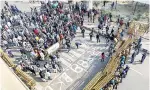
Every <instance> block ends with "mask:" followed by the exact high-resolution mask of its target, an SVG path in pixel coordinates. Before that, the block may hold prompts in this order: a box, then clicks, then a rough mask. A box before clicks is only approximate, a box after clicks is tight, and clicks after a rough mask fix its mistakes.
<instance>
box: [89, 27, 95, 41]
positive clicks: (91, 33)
mask: <svg viewBox="0 0 150 90" xmlns="http://www.w3.org/2000/svg"><path fill="white" fill-rule="evenodd" d="M93 32H94V28H92V31H91V32H90V34H89V35H90V40H91V41H92V37H93Z"/></svg>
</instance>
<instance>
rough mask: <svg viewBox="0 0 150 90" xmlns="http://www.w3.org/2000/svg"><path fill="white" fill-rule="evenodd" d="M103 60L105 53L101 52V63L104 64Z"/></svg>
mask: <svg viewBox="0 0 150 90" xmlns="http://www.w3.org/2000/svg"><path fill="white" fill-rule="evenodd" d="M104 59H105V53H104V52H103V53H102V54H101V62H104Z"/></svg>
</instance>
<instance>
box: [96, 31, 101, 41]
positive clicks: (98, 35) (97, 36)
mask: <svg viewBox="0 0 150 90" xmlns="http://www.w3.org/2000/svg"><path fill="white" fill-rule="evenodd" d="M96 40H97V43H98V42H100V34H99V32H98V33H97V34H96Z"/></svg>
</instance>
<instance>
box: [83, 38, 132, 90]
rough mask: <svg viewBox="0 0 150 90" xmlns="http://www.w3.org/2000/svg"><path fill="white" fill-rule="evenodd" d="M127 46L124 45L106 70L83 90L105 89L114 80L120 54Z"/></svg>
mask: <svg viewBox="0 0 150 90" xmlns="http://www.w3.org/2000/svg"><path fill="white" fill-rule="evenodd" d="M129 40H130V39H129ZM127 42H128V40H127ZM120 43H122V42H119V43H118V44H117V47H120V45H121V44H120ZM125 44H126V43H124V44H123V45H122V46H121V47H120V48H118V50H117V51H116V53H114V54H113V57H111V59H110V61H109V62H108V64H107V65H106V67H105V69H104V70H103V71H102V72H98V73H97V74H96V75H95V77H94V78H93V79H92V80H91V81H90V82H89V83H88V84H87V85H86V86H85V88H84V89H83V90H99V89H100V88H102V87H104V86H105V85H106V84H107V83H108V82H109V81H110V80H111V79H112V78H113V76H114V73H115V70H116V69H117V67H118V65H119V58H120V57H119V54H120V53H119V52H121V51H122V50H124V48H123V47H124V46H126V47H127V45H125Z"/></svg>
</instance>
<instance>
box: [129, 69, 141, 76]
mask: <svg viewBox="0 0 150 90" xmlns="http://www.w3.org/2000/svg"><path fill="white" fill-rule="evenodd" d="M130 69H131V70H133V71H134V72H136V73H138V74H140V75H141V76H143V74H142V73H140V72H139V71H137V70H135V69H133V68H131V67H130Z"/></svg>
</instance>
